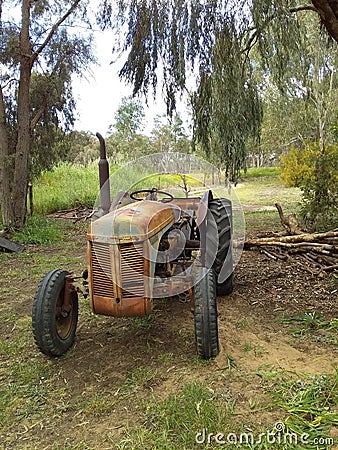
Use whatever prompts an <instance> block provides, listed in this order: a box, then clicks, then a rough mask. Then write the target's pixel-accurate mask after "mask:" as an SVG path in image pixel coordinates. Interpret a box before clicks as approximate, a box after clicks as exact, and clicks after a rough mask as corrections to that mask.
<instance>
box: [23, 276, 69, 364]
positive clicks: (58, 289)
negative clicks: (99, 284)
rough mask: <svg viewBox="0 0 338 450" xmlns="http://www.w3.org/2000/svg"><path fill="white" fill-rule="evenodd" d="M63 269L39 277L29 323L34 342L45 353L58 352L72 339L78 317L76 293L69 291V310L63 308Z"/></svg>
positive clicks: (52, 353) (56, 353)
mask: <svg viewBox="0 0 338 450" xmlns="http://www.w3.org/2000/svg"><path fill="white" fill-rule="evenodd" d="M67 275H69V272H67V271H66V270H52V271H50V272H48V273H47V274H46V275H45V276H44V277H43V278H42V280H41V281H40V283H39V286H38V288H37V291H36V294H35V298H34V302H33V308H32V327H33V336H34V340H35V343H36V345H37V346H38V347H39V349H40V350H41V352H42V353H44V354H45V355H47V356H61V355H63V354H64V353H66V352H67V350H69V348H70V347H71V346H72V345H73V343H74V339H75V331H76V327H77V320H78V295H77V293H76V292H72V293H71V295H70V306H71V309H70V311H69V312H66V311H64V310H63V309H62V305H63V302H64V292H65V278H66V276H67Z"/></svg>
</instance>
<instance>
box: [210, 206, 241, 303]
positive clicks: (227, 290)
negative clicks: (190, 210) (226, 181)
mask: <svg viewBox="0 0 338 450" xmlns="http://www.w3.org/2000/svg"><path fill="white" fill-rule="evenodd" d="M209 210H210V212H211V214H212V217H213V219H214V220H211V221H210V220H209V221H208V225H207V254H208V253H209V258H214V259H212V260H213V264H212V268H213V269H214V272H215V276H216V283H217V295H228V294H231V292H232V291H233V289H234V282H233V259H232V206H231V201H230V200H228V199H226V198H217V199H213V200H210V201H209ZM208 247H209V252H208ZM215 250H216V257H215V253H214V252H215ZM219 276H221V278H223V280H222V281H221V282H219V281H218V279H219Z"/></svg>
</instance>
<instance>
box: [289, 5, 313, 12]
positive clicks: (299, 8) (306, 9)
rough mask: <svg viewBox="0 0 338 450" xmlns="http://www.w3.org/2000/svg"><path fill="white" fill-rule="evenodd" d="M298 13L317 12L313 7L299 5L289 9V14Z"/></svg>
mask: <svg viewBox="0 0 338 450" xmlns="http://www.w3.org/2000/svg"><path fill="white" fill-rule="evenodd" d="M298 11H314V12H317V9H316V8H315V7H314V6H313V5H299V6H294V7H293V8H290V12H298Z"/></svg>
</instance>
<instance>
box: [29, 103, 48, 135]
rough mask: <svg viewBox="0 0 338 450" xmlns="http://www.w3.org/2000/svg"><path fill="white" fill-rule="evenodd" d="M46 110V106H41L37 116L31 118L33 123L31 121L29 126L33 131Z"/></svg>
mask: <svg viewBox="0 0 338 450" xmlns="http://www.w3.org/2000/svg"><path fill="white" fill-rule="evenodd" d="M44 110H45V106H41V108H40V109H39V110H38V112H37V113H36V114H35V116H34V117H33V119H32V120H31V123H30V126H29V128H30V130H31V131H34V129H35V127H36V125H37V123H38V122H39V120H40V119H41V116H42V114H43V112H44Z"/></svg>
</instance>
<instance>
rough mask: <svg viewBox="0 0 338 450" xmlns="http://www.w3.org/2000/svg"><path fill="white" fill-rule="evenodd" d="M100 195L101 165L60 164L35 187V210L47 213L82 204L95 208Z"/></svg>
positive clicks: (45, 173)
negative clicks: (98, 167) (99, 175)
mask: <svg viewBox="0 0 338 450" xmlns="http://www.w3.org/2000/svg"><path fill="white" fill-rule="evenodd" d="M98 193H99V178H98V169H97V164H94V163H93V164H90V165H88V166H86V167H84V166H80V165H74V164H72V165H70V164H65V163H63V164H60V165H59V166H57V167H55V169H54V170H52V171H50V172H44V173H43V174H42V175H41V176H40V177H39V179H38V180H37V181H36V182H35V184H34V209H35V211H36V212H37V213H38V214H47V213H51V212H55V211H59V210H63V209H68V208H73V207H77V206H79V205H88V206H92V205H93V204H94V202H95V199H96V197H97V195H98Z"/></svg>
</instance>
